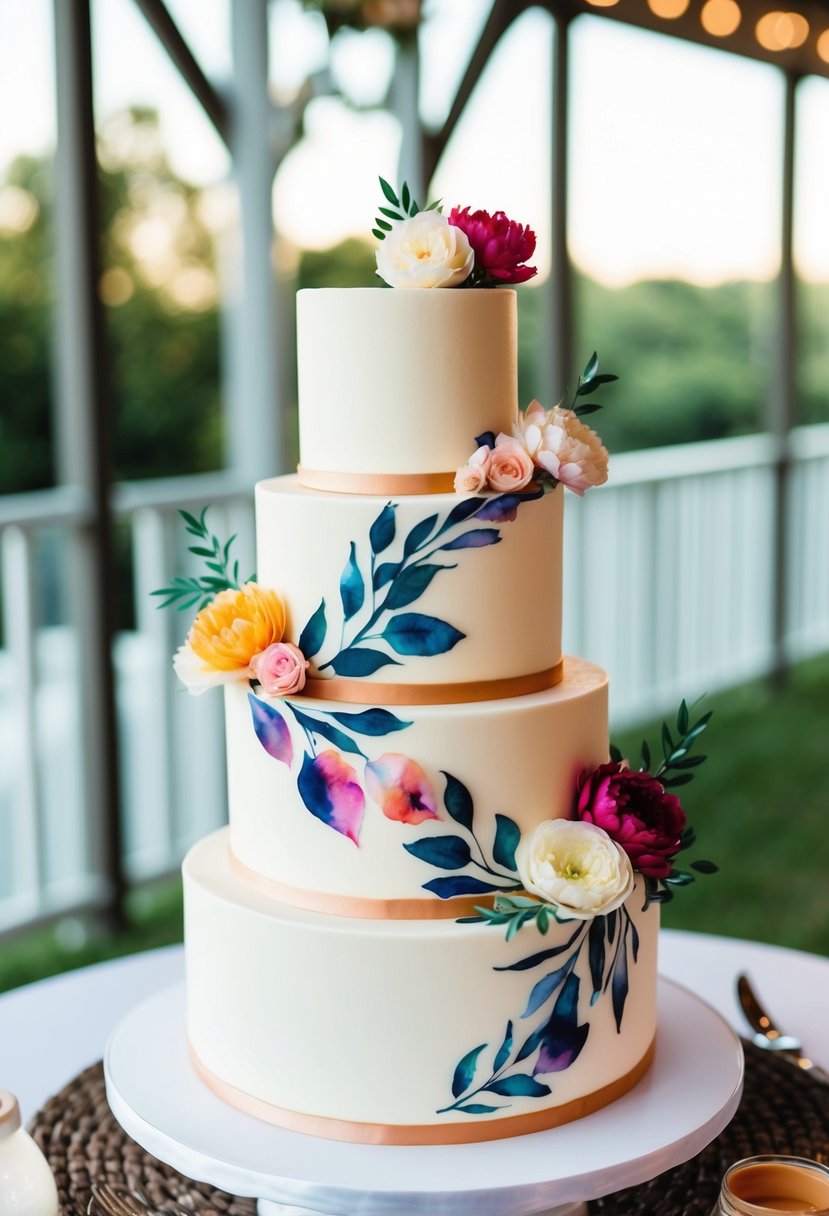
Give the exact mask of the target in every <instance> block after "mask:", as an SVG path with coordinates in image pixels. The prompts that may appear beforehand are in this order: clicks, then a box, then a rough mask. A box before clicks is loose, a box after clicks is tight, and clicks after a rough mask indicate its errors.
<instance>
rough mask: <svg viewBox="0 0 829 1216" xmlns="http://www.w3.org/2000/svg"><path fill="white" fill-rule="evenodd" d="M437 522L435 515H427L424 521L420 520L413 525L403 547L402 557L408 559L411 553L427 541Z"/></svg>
mask: <svg viewBox="0 0 829 1216" xmlns="http://www.w3.org/2000/svg"><path fill="white" fill-rule="evenodd" d="M437 521H438V517H437V515H429V516H428V517H427V518H426V519H421V521H420V523H417V524H415V526H414V527H413V528H412V530H411V532H410V533H409V535H408V536H407V537H406V542H405V544H404V545H403V556H404V557H410V556H411V555H412V553H414V552H415V551H416V550H417V549H419V548H420V547H421V545H422V544H424V542H425V541H427V540H428V538H429V537H430V536H431V535H432V531H433V529H434V526H435V524H436V523H437Z"/></svg>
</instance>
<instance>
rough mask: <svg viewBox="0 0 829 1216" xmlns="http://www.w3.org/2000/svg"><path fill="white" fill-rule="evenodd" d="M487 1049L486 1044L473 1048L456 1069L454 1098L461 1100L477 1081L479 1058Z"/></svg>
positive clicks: (453, 1081) (453, 1080) (453, 1079)
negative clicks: (462, 1095) (476, 1071)
mask: <svg viewBox="0 0 829 1216" xmlns="http://www.w3.org/2000/svg"><path fill="white" fill-rule="evenodd" d="M485 1047H486V1043H481V1045H480V1047H473V1048H472V1050H471V1051H468V1052H467V1053H466V1055H465V1056H464V1057H463V1059H462V1060H461V1061H460V1062H459V1064H458V1066H457V1068H456V1069H455V1075H454V1076H453V1077H452V1097H453V1098H459V1097H460V1096H461V1094H463V1093H466V1091H467V1090H468V1089H469V1086H470V1085H471V1084H472V1082H473V1081H474V1079H475V1068H476V1067H477V1064H478V1056H479V1055H480V1054H481V1052H482V1051H483V1050H484V1048H485Z"/></svg>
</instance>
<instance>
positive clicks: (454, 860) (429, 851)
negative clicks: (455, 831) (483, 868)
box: [403, 836, 471, 870]
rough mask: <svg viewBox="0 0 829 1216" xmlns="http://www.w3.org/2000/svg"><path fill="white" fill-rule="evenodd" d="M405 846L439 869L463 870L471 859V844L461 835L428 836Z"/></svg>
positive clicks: (420, 859) (404, 846) (413, 855)
mask: <svg viewBox="0 0 829 1216" xmlns="http://www.w3.org/2000/svg"><path fill="white" fill-rule="evenodd" d="M403 848H404V849H405V850H406V852H407V853H411V855H412V857H416V858H417V859H418V861H425V862H426V864H427V865H429V866H435V867H436V868H437V869H439V870H462V869H463V867H464V866H466V865H468V864H469V862H470V860H471V854H470V852H469V845H468V844H467V843H466V841H465V840H463V839H462V838H461V837H460V836H428V837H424V838H423V839H422V840H414V841H412V842H411V843H410V844H404V845H403Z"/></svg>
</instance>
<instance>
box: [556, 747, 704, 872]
mask: <svg viewBox="0 0 829 1216" xmlns="http://www.w3.org/2000/svg"><path fill="white" fill-rule="evenodd" d="M575 814H576V818H577V819H580V820H581V821H582V822H584V823H592V824H595V825H596V826H597V827H600V828H604V830H605V831H606V832H607V834H608V836H610V837H611V839H613V840H615V841H616V843H617V844H619V845H621V847H622V848H623V849H624V850H625V852H626V853H627V855H628V857H629V858H630V860H631V861H632V863H633V865H634V866H635V867H636V869H637V870H639V871H640V873H642V874H645V875H647V877H649V878H667V877H668V875H669V874H670V872H671V870H672V868H673V859H674V857H675V856H676V854H677V853H678V852H679V849H680V845H681V842H682V831H683V828H684V827H685V812H684V811H683V809H682V804H681V803H680V801H679V799H678V798H677V797H676V795H675V794H670V793H668V791H667V790H666V789H665V787H664V786H663V785H662V784H661V782H660V781H659V780H657V778H656V777H653V776H651V774H650V773H637V772H633V771H631V769H629V768H625V767H624V765H622V764H621V763H613V764H601V765H599V767H598V768H597V769H596V771H595V772H593V773H589V774H587V773H586V774H584V775H583V776H582V777H581V779H580V781H579V786H578V790H577V793H576V808H575Z"/></svg>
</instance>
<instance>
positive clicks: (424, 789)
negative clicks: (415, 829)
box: [366, 752, 439, 823]
mask: <svg viewBox="0 0 829 1216" xmlns="http://www.w3.org/2000/svg"><path fill="white" fill-rule="evenodd" d="M366 789H367V790H368V793H369V796H370V797H371V798H373V799H374V801H375V802H376V803H377V804H378V806H379V807H380V808H381V809H382V811H383V814H384V815H385V816H386V818H387V819H394V820H396V821H397V822H398V823H423V820H424V819H438V818H439V816H438V813H437V799H436V798H435V791H434V790H433V789H432V784H431V782H430V781H429V778H428V777H427V776H426V774H425V773H424V771H423V769H422V768H421V767H420V765H419V764H418V763H417V761H415V760H410V759H409V758H408V756H401V755H399V754H398V753H397V752H386V754H385V755H384V756H381V757H380V759H379V760H372V761H370V762H369V763H368V764H367V765H366Z"/></svg>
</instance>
